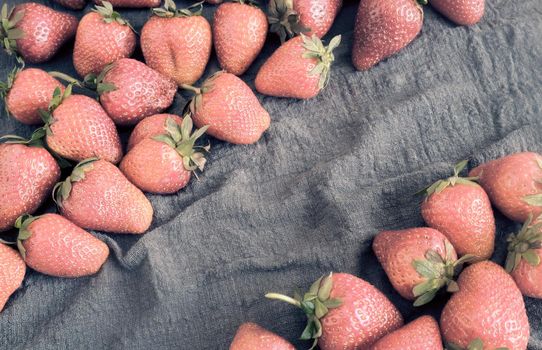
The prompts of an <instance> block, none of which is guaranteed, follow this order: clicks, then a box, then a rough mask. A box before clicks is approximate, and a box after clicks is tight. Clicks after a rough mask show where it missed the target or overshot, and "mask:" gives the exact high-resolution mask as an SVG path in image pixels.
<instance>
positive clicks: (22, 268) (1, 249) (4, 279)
mask: <svg viewBox="0 0 542 350" xmlns="http://www.w3.org/2000/svg"><path fill="white" fill-rule="evenodd" d="M25 273H26V265H25V263H24V261H23V259H22V258H21V256H20V255H19V253H17V251H16V250H15V249H11V248H10V247H8V246H7V245H5V244H2V243H0V311H2V310H3V309H4V306H5V305H6V302H7V301H8V299H9V297H10V296H11V295H12V294H13V292H15V291H16V290H17V289H18V288H19V287H20V286H21V284H22V283H23V279H24V275H25Z"/></svg>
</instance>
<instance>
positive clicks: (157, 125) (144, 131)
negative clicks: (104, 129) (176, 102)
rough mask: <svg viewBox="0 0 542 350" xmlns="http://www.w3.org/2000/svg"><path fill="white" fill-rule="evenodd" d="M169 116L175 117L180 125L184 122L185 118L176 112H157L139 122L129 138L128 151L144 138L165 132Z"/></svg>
mask: <svg viewBox="0 0 542 350" xmlns="http://www.w3.org/2000/svg"><path fill="white" fill-rule="evenodd" d="M168 118H171V119H173V120H174V121H175V123H177V125H179V126H180V125H181V123H182V122H183V119H182V118H181V117H179V116H178V115H175V114H155V115H153V116H150V117H147V118H145V119H143V120H142V121H140V122H139V123H137V125H136V126H135V128H134V130H133V131H132V134H131V135H130V139H129V140H128V147H127V151H130V150H131V149H132V148H133V147H134V146H135V145H137V144H138V143H139V142H141V141H143V140H144V139H147V138H151V137H153V136H158V135H161V134H163V133H164V125H166V120H167V119H168Z"/></svg>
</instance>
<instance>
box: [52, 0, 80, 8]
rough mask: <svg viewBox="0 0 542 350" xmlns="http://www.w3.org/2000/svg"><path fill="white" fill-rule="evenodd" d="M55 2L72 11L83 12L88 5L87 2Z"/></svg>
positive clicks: (74, 0) (66, 0)
mask: <svg viewBox="0 0 542 350" xmlns="http://www.w3.org/2000/svg"><path fill="white" fill-rule="evenodd" d="M54 2H56V3H58V4H60V5H62V6H64V7H66V8H69V9H72V10H82V9H83V8H84V7H85V6H86V5H87V0H54Z"/></svg>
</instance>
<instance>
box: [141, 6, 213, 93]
mask: <svg viewBox="0 0 542 350" xmlns="http://www.w3.org/2000/svg"><path fill="white" fill-rule="evenodd" d="M202 8H203V5H202V2H199V3H197V4H194V5H192V6H190V7H189V8H187V9H182V10H177V7H176V6H175V3H174V2H173V0H165V2H164V7H163V8H155V9H153V13H154V15H155V16H152V17H151V19H149V21H148V22H147V23H145V25H144V26H143V29H142V30H141V50H142V51H143V56H144V57H145V62H146V63H147V64H148V65H149V67H151V68H153V69H156V70H157V71H159V72H160V73H162V74H164V75H165V76H168V77H170V78H172V79H173V80H175V81H176V82H177V84H178V85H181V84H193V83H194V82H196V81H197V80H198V79H199V78H200V77H201V76H202V75H203V72H204V71H205V67H206V66H207V62H208V61H209V56H210V55H211V45H212V40H211V25H210V24H209V22H207V20H206V19H205V18H204V17H202V16H201V10H202ZM192 10H194V11H192Z"/></svg>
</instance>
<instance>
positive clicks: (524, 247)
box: [505, 215, 542, 273]
mask: <svg viewBox="0 0 542 350" xmlns="http://www.w3.org/2000/svg"><path fill="white" fill-rule="evenodd" d="M532 221H533V217H532V215H529V218H528V219H527V221H525V222H524V223H523V226H522V227H521V230H520V231H519V232H518V233H517V234H513V233H512V234H510V235H509V236H508V238H507V239H506V241H507V242H508V256H507V257H506V263H505V269H506V271H508V272H509V273H511V272H513V271H514V270H515V269H516V268H517V267H518V265H519V263H520V261H521V259H524V260H525V261H526V262H527V263H529V265H531V266H538V265H540V256H539V255H538V252H537V249H540V248H542V221H541V222H538V223H536V224H534V225H533V224H532Z"/></svg>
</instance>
